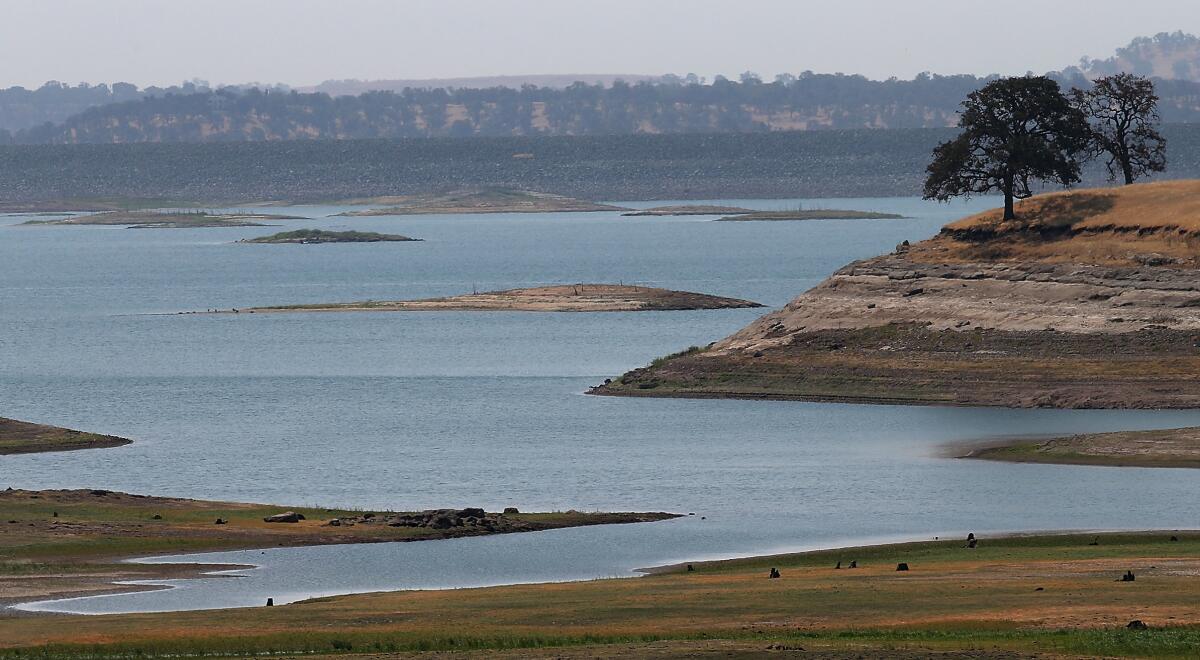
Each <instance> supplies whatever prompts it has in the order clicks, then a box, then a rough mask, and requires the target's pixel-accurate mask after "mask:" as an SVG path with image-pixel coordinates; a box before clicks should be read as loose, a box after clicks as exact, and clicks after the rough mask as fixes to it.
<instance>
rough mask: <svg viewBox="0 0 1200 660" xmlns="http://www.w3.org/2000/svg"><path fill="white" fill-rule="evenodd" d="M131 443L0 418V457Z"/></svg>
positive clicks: (104, 436) (111, 437)
mask: <svg viewBox="0 0 1200 660" xmlns="http://www.w3.org/2000/svg"><path fill="white" fill-rule="evenodd" d="M130 442H133V441H132V440H127V439H126V438H118V437H116V436H113V435H100V434H98V433H85V432H83V431H73V430H71V429H64V428H59V427H57V426H47V425H45V424H32V423H30V422H21V421H18V420H15V419H7V418H4V417H0V455H3V454H36V453H41V452H50V451H73V450H76V449H101V448H105V447H120V446H122V445H127V444H129V443H130Z"/></svg>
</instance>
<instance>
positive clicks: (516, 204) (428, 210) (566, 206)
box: [337, 189, 629, 217]
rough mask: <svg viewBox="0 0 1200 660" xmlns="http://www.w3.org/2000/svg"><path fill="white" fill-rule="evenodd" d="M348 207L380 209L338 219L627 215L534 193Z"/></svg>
mask: <svg viewBox="0 0 1200 660" xmlns="http://www.w3.org/2000/svg"><path fill="white" fill-rule="evenodd" d="M341 203H342V204H347V205H354V206H358V205H362V206H379V207H380V208H372V209H364V210H361V211H345V212H343V213H338V214H337V215H338V216H351V217H355V216H360V217H361V216H378V215H437V214H461V213H583V212H591V211H628V210H629V209H626V208H622V207H620V206H610V205H608V204H597V203H595V202H588V201H585V200H581V199H575V198H573V197H564V196H562V195H554V194H550V193H543V192H534V191H531V190H503V189H500V190H458V191H454V192H449V193H444V194H425V195H403V196H398V197H371V198H366V199H351V200H345V201H343V202H341Z"/></svg>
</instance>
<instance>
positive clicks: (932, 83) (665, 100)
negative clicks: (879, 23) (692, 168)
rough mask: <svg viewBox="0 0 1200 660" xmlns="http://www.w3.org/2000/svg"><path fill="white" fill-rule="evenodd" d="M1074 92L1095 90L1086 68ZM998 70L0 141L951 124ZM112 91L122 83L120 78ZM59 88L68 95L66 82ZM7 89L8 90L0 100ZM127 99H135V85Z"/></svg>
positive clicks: (221, 106) (285, 107)
mask: <svg viewBox="0 0 1200 660" xmlns="http://www.w3.org/2000/svg"><path fill="white" fill-rule="evenodd" d="M1059 77H1060V78H1061V79H1060V82H1061V83H1062V85H1063V86H1064V87H1071V86H1076V85H1080V86H1082V85H1086V84H1087V80H1086V79H1085V78H1083V77H1082V75H1080V74H1073V75H1069V76H1059ZM994 79H995V77H984V78H980V77H976V76H971V75H958V76H937V75H929V74H922V75H919V76H917V77H916V78H914V79H913V80H897V79H890V80H883V81H877V80H869V79H867V78H865V77H863V76H857V75H853V76H852V75H843V74H813V73H811V72H806V73H803V74H801V75H799V76H791V75H781V76H778V77H776V79H775V80H774V81H772V82H764V81H762V80H760V79H759V78H758V77H757V76H755V75H754V74H751V73H746V74H743V76H742V77H741V79H740V80H737V81H734V80H728V79H725V78H720V77H719V78H718V79H717V80H716V81H715V82H713V83H712V84H701V83H700V82H698V81H695V80H693V81H690V82H689V81H688V80H687V79H684V78H678V77H675V78H670V77H669V78H667V80H666V81H665V82H656V83H652V82H645V81H643V82H639V83H637V84H633V85H630V84H627V83H624V82H621V81H617V82H616V83H614V84H613V85H612V86H610V87H605V86H603V85H587V84H583V83H576V84H573V85H571V86H569V87H566V88H565V89H556V88H546V87H533V86H525V87H522V88H520V89H512V88H506V87H495V88H489V89H412V88H409V89H405V90H403V91H401V92H390V91H385V92H367V93H365V94H361V95H359V96H337V97H331V96H329V95H327V94H322V93H298V92H294V91H293V92H288V91H283V90H279V89H276V90H262V89H258V88H250V89H235V88H225V89H220V90H216V91H213V90H208V89H204V88H195V89H194V90H193V91H191V92H190V93H188V92H186V90H182V89H181V90H179V91H167V92H165V93H162V94H156V95H150V96H143V97H141V98H138V99H135V100H127V101H122V102H117V103H109V104H105V105H98V106H94V107H91V108H88V109H86V110H83V111H82V112H80V113H78V114H76V115H73V116H71V117H69V118H67V119H66V120H64V121H62V122H60V123H43V124H41V125H39V126H34V127H28V128H24V129H21V130H17V131H15V132H7V131H5V132H0V143H3V142H8V143H18V144H74V143H130V142H220V141H258V140H294V139H362V138H405V137H462V136H514V135H615V134H631V133H668V134H669V133H709V132H766V131H781V130H814V129H856V128H937V127H949V126H954V125H955V124H956V122H957V116H958V115H957V113H958V109H959V108H958V104H959V101H960V100H961V99H962V98H963V97H964V96H966V95H967V94H969V93H970V92H972V91H974V90H976V89H978V88H979V87H981V86H982V85H984V84H986V83H988V82H990V81H992V80H994ZM1155 82H1156V85H1157V89H1158V93H1159V95H1160V97H1161V102H1160V106H1159V110H1160V113H1161V115H1162V119H1163V121H1164V122H1169V123H1170V122H1193V121H1200V83H1196V82H1190V81H1186V80H1156V81H1155ZM114 90H115V86H114ZM60 91H61V90H60ZM5 93H7V91H0V105H2V104H3V96H4V94H5ZM124 93H132V92H131V91H130V90H124Z"/></svg>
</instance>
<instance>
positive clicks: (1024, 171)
mask: <svg viewBox="0 0 1200 660" xmlns="http://www.w3.org/2000/svg"><path fill="white" fill-rule="evenodd" d="M959 126H960V128H961V129H962V132H961V133H959V135H958V137H956V138H954V139H953V140H950V141H949V142H944V143H942V144H940V145H938V147H937V148H935V149H934V150H933V162H932V163H930V164H929V167H928V168H926V171H927V173H928V178H927V179H926V181H925V195H924V196H925V199H936V200H939V201H946V200H948V199H950V198H951V197H958V196H968V197H969V196H970V195H972V194H982V193H987V192H992V191H999V192H1001V193H1003V194H1004V218H1005V219H1006V220H1011V219H1013V218H1015V217H1016V214H1015V213H1014V211H1013V206H1014V200H1016V199H1024V198H1026V197H1029V196H1031V195H1033V189H1032V182H1033V181H1035V180H1042V181H1050V182H1053V183H1057V184H1060V185H1064V186H1069V185H1071V184H1073V183H1076V182H1078V181H1079V158H1078V157H1079V155H1081V154H1083V153H1085V152H1086V150H1087V148H1088V144H1089V138H1090V135H1091V131H1090V129H1089V127H1088V123H1087V120H1086V118H1085V117H1084V114H1083V112H1082V111H1080V110H1079V109H1078V108H1076V107H1075V106H1073V105H1072V104H1071V102H1070V101H1069V100H1068V99H1067V97H1065V96H1064V95H1063V93H1062V91H1061V90H1060V89H1059V86H1058V83H1057V82H1054V81H1053V80H1051V79H1049V78H1046V77H1044V76H1026V77H1020V78H1001V79H999V80H995V81H993V82H990V83H988V84H987V85H985V86H983V87H982V88H980V89H979V90H977V91H974V92H972V93H971V94H970V95H968V96H967V99H966V100H965V101H963V104H962V114H961V118H960V120H959Z"/></svg>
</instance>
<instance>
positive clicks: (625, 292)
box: [182, 284, 762, 314]
mask: <svg viewBox="0 0 1200 660" xmlns="http://www.w3.org/2000/svg"><path fill="white" fill-rule="evenodd" d="M743 307H762V305H760V304H759V303H756V302H751V301H749V300H739V299H737V298H722V297H719V296H710V295H706V294H703V293H692V292H690V291H672V290H670V289H657V288H654V287H645V286H630V285H619V284H567V285H560V286H543V287H534V288H529V289H508V290H505V291H488V292H485V293H471V294H465V295H461V296H450V297H446V298H425V299H421V300H390V301H389V300H367V301H361V302H347V303H319V304H305V305H280V306H272V307H248V308H244V309H237V310H221V311H220V312H217V313H222V314H231V313H255V312H258V313H271V312H428V311H475V312H488V311H509V312H514V311H515V312H647V311H671V310H689V309H690V310H696V309H733V308H743ZM182 313H184V314H188V313H197V312H182Z"/></svg>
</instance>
